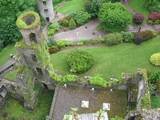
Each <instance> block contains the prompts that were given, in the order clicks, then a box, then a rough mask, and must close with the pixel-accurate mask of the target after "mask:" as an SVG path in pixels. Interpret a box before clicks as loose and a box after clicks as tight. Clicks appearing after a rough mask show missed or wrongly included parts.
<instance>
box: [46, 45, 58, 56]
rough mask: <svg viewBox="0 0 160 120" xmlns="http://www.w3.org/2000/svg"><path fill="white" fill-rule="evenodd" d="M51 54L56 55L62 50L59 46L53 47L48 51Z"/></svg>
mask: <svg viewBox="0 0 160 120" xmlns="http://www.w3.org/2000/svg"><path fill="white" fill-rule="evenodd" d="M48 51H49V53H50V54H53V53H56V52H58V51H60V48H59V47H58V46H52V47H50V48H49V49H48Z"/></svg>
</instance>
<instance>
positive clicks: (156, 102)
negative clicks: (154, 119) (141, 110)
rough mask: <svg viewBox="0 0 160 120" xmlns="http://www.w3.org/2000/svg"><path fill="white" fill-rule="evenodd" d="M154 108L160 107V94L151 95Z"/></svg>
mask: <svg viewBox="0 0 160 120" xmlns="http://www.w3.org/2000/svg"><path fill="white" fill-rule="evenodd" d="M151 104H152V108H160V96H152V97H151Z"/></svg>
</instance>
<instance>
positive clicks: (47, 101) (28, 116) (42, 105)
mask: <svg viewBox="0 0 160 120" xmlns="http://www.w3.org/2000/svg"><path fill="white" fill-rule="evenodd" d="M52 96H53V92H50V91H47V90H43V91H42V92H41V94H40V95H39V99H38V100H39V102H38V105H37V107H36V108H35V110H34V111H33V112H32V111H28V110H26V109H25V108H23V107H22V106H21V105H20V104H19V102H17V101H16V100H14V99H13V98H9V100H8V101H7V104H6V106H5V108H3V110H0V120H45V117H46V116H47V115H48V113H49V110H50V105H51V102H52ZM4 114H6V115H5V116H7V117H8V118H9V119H7V117H3V115H4Z"/></svg>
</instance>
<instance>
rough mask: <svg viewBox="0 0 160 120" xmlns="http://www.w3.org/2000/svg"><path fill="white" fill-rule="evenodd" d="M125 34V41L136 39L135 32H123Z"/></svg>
mask: <svg viewBox="0 0 160 120" xmlns="http://www.w3.org/2000/svg"><path fill="white" fill-rule="evenodd" d="M121 34H122V36H123V42H125V43H128V42H133V40H134V34H133V33H132V32H121Z"/></svg>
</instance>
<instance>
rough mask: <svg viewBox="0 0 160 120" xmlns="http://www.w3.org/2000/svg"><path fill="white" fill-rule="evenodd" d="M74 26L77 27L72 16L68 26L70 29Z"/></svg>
mask: <svg viewBox="0 0 160 120" xmlns="http://www.w3.org/2000/svg"><path fill="white" fill-rule="evenodd" d="M76 27H77V24H76V21H75V20H74V19H73V18H71V19H70V20H69V28H70V29H74V28H76Z"/></svg>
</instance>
